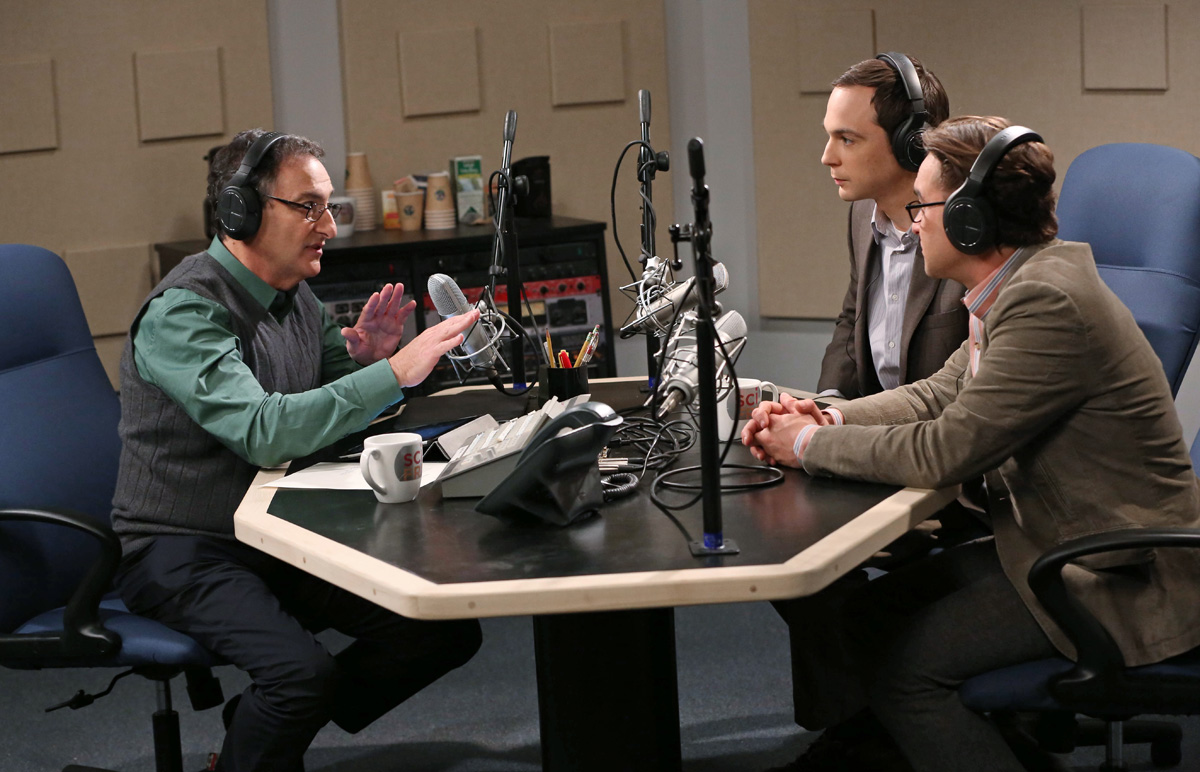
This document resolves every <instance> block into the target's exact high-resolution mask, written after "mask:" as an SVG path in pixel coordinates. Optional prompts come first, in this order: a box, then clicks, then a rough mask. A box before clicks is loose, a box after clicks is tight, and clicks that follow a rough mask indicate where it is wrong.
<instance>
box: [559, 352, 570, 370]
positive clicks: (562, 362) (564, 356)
mask: <svg viewBox="0 0 1200 772" xmlns="http://www.w3.org/2000/svg"><path fill="white" fill-rule="evenodd" d="M558 366H559V367H566V368H570V366H571V355H570V354H568V353H567V350H566V349H565V348H564V349H562V350H560V351H559V352H558Z"/></svg>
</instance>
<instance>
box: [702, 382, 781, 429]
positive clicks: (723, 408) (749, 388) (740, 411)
mask: <svg viewBox="0 0 1200 772" xmlns="http://www.w3.org/2000/svg"><path fill="white" fill-rule="evenodd" d="M737 381H738V390H737V391H734V390H733V389H730V390H729V396H728V397H726V398H725V399H724V400H722V401H721V403H720V404H719V405H718V406H717V430H718V431H719V433H720V436H721V440H722V441H724V440H726V439H728V438H729V434H730V433H731V432H733V431H735V429H734V424H735V423H736V424H737V429H736V431H737V433H738V435H740V434H741V432H742V429H744V428H745V426H746V423H747V422H748V421H749V420H750V413H751V412H753V411H754V408H756V407H758V406H759V405H760V404H762V403H763V401H767V402H778V401H779V387H778V386H776V385H775V384H773V383H771V382H770V381H760V380H758V379H757V378H738V379H737ZM734 439H737V438H736V437H735V438H734Z"/></svg>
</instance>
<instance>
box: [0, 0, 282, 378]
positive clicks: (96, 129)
mask: <svg viewBox="0 0 1200 772" xmlns="http://www.w3.org/2000/svg"><path fill="white" fill-rule="evenodd" d="M0 18H2V21H0V126H2V128H0V180H3V185H0V212H3V214H2V215H0V241H2V242H24V243H30V244H37V245H39V246H44V247H46V248H48V249H51V250H53V251H55V252H57V253H58V254H60V255H62V256H63V257H64V258H65V259H66V260H67V263H68V265H70V266H71V270H72V273H73V274H74V276H75V278H76V283H77V284H78V286H79V290H80V295H81V297H82V300H83V303H84V309H85V311H86V312H87V315H88V321H89V324H90V325H91V326H92V331H93V334H95V335H97V336H98V338H97V348H98V349H99V350H100V353H101V358H102V359H104V360H105V365H106V368H107V369H108V370H109V374H110V377H111V376H115V366H116V361H117V359H118V358H119V356H120V348H121V346H122V345H123V340H124V330H125V329H126V327H127V325H128V324H129V322H130V321H132V316H133V313H134V312H135V311H136V308H137V305H138V303H140V302H141V300H142V298H143V297H144V296H145V294H146V292H148V291H149V289H150V280H151V275H150V266H151V261H150V253H151V248H150V245H151V244H153V243H154V242H157V241H168V240H172V239H180V238H195V237H196V236H198V235H200V234H201V233H203V230H202V225H201V202H202V200H203V198H204V184H205V175H206V172H207V165H206V164H205V162H204V161H203V160H202V157H203V156H204V155H205V154H206V153H207V152H208V150H209V148H211V147H212V146H214V145H218V144H222V143H224V142H226V141H228V139H229V138H230V137H231V136H232V134H233V133H234V132H236V131H238V130H240V129H242V128H245V127H247V126H266V125H268V124H269V123H270V120H271V75H270V65H269V62H268V56H267V53H268V52H267V19H266V5H265V0H257V1H255V2H244V1H239V0H204V2H200V1H199V0H186V1H185V0H177V1H176V2H171V3H163V2H156V1H155V0H119V1H115V2H102V3H80V2H74V1H73V0H42V2H37V3H26V2H11V1H9V2H4V3H3V8H2V11H0ZM2 270H3V267H2V266H0V271H2ZM114 381H115V378H114Z"/></svg>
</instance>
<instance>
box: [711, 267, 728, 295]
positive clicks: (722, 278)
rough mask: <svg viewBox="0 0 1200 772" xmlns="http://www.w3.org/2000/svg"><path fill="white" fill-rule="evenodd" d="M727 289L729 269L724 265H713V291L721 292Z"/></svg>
mask: <svg viewBox="0 0 1200 772" xmlns="http://www.w3.org/2000/svg"><path fill="white" fill-rule="evenodd" d="M727 289H729V269H728V268H726V267H725V264H724V263H713V291H714V292H722V291H724V290H727Z"/></svg>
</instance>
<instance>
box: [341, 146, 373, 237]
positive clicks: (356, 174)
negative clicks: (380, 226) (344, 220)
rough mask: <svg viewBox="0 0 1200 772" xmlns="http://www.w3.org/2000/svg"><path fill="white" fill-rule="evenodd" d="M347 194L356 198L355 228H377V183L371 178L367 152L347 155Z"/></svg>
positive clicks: (366, 229) (364, 229) (367, 229)
mask: <svg viewBox="0 0 1200 772" xmlns="http://www.w3.org/2000/svg"><path fill="white" fill-rule="evenodd" d="M346 195H347V196H350V197H351V198H353V199H354V229H355V230H360V231H369V230H374V229H375V216H376V211H377V207H376V204H375V183H374V182H373V181H372V180H371V169H370V167H368V166H367V154H366V153H350V154H348V155H347V156H346Z"/></svg>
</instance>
